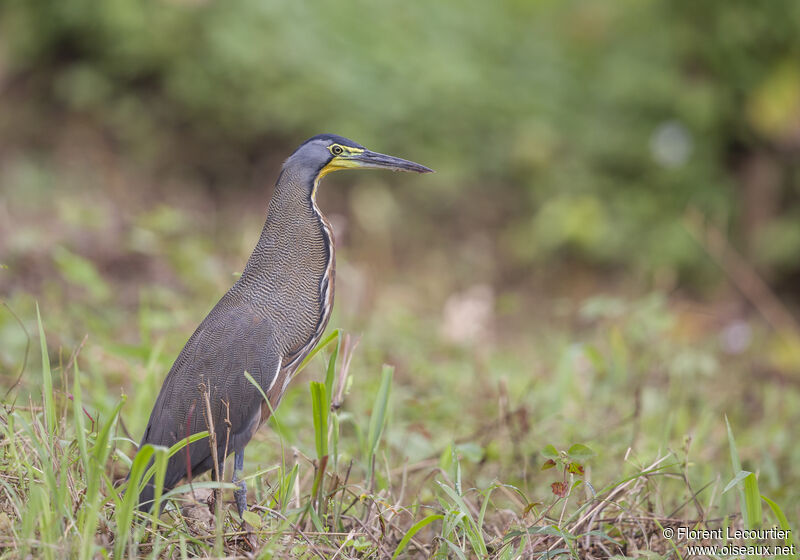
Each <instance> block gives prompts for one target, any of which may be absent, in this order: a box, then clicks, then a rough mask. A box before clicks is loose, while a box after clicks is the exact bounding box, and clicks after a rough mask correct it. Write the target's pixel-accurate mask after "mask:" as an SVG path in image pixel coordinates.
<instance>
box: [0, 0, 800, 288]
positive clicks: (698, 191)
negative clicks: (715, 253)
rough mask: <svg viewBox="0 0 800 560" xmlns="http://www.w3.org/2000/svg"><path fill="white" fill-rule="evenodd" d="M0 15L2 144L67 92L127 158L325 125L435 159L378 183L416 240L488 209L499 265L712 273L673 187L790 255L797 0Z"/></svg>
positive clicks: (687, 276) (480, 224)
mask: <svg viewBox="0 0 800 560" xmlns="http://www.w3.org/2000/svg"><path fill="white" fill-rule="evenodd" d="M0 18H2V20H1V23H0V37H2V38H0V57H1V58H2V64H0V87H2V92H3V93H2V98H3V101H4V104H5V105H6V106H11V103H12V101H14V102H16V103H17V105H18V106H23V107H27V108H29V109H30V110H29V111H28V112H27V113H26V112H25V111H20V112H19V113H18V114H15V115H13V116H12V115H9V114H5V115H4V116H3V118H2V122H0V127H2V130H3V131H4V132H3V134H4V136H5V137H6V138H4V140H3V141H4V142H6V143H8V142H9V139H8V137H11V138H12V143H13V142H22V141H33V142H37V141H38V142H39V143H40V144H41V139H46V138H49V137H50V136H52V130H53V127H55V126H58V123H59V120H58V119H59V115H63V114H77V115H80V116H81V117H83V118H87V119H89V120H90V121H91V122H93V123H95V125H97V126H99V127H101V128H102V129H103V130H105V131H107V133H108V134H109V136H110V137H111V138H112V139H113V141H114V145H115V146H117V147H118V149H119V151H121V152H122V153H124V154H126V157H127V158H130V159H131V160H132V161H134V162H135V163H136V164H137V165H139V166H141V167H143V168H144V167H149V168H153V169H163V168H165V167H166V168H169V169H171V170H174V171H175V172H176V173H180V172H185V173H188V174H190V175H192V177H193V178H194V180H199V181H201V182H206V183H209V184H211V185H212V186H214V185H215V186H227V185H231V184H235V183H240V184H241V182H242V180H243V178H244V177H247V176H249V174H250V173H252V171H253V169H254V168H257V167H258V165H259V161H260V160H261V159H263V157H264V156H263V154H264V153H265V152H272V156H271V157H283V156H285V155H286V154H287V153H288V150H290V149H291V148H290V146H292V145H294V144H295V143H296V142H297V141H298V140H300V139H302V138H303V137H306V136H310V135H312V134H315V133H318V132H322V131H331V132H337V133H341V134H344V135H346V136H350V137H352V138H354V139H356V140H359V141H362V142H364V143H366V144H368V145H369V146H371V147H374V148H375V149H378V150H381V151H385V152H390V153H397V154H398V155H402V156H406V157H409V158H412V159H416V160H419V161H421V162H423V163H426V164H428V165H431V166H432V167H434V168H436V169H437V171H439V174H438V175H437V176H436V177H435V178H433V180H432V181H433V182H434V184H433V186H431V185H430V184H429V183H428V182H426V184H425V186H424V187H423V186H422V185H420V187H419V188H418V189H417V188H416V187H415V188H414V189H411V190H409V191H407V192H397V193H396V194H394V195H393V196H397V197H399V198H403V199H405V200H403V205H402V206H403V207H404V208H411V209H413V211H410V210H409V211H407V214H408V216H406V217H405V218H404V220H403V221H404V223H405V224H406V226H407V227H408V228H409V229H410V230H412V231H414V230H416V231H418V232H419V233H418V238H419V242H420V244H422V243H426V242H427V241H428V239H430V237H429V235H430V234H431V232H438V233H440V234H441V233H442V231H441V230H439V229H437V228H442V227H447V228H449V229H450V230H454V231H453V233H454V237H457V238H459V239H462V238H463V239H464V240H465V241H464V243H469V242H471V241H474V238H473V237H470V234H471V233H473V232H474V230H475V229H481V228H485V229H490V228H491V229H492V232H493V233H492V235H491V236H490V237H491V239H490V247H489V250H490V251H491V252H493V253H495V254H498V255H500V257H499V261H500V262H501V264H503V265H506V266H511V267H517V268H518V267H522V268H525V267H528V266H530V265H533V264H536V263H538V262H541V261H542V260H547V259H548V258H552V257H554V256H564V255H569V256H570V257H572V258H576V259H579V260H583V261H585V262H588V263H590V264H592V265H595V266H596V265H603V266H606V265H626V266H628V267H630V270H632V271H637V270H638V271H639V272H641V273H644V274H645V277H650V276H653V275H655V276H658V277H661V278H663V277H665V276H664V274H663V272H664V271H667V274H666V277H671V278H677V279H680V280H689V281H691V282H692V283H694V284H698V283H702V280H704V279H708V278H710V277H712V276H709V273H713V274H717V273H716V271H715V269H713V268H711V265H709V264H708V261H707V259H706V258H705V255H704V254H703V252H702V250H701V249H700V248H698V247H697V246H696V244H695V243H694V241H693V240H692V239H691V238H690V237H689V236H688V235H687V233H686V231H685V230H684V228H683V226H682V224H681V218H682V216H683V213H684V211H685V209H686V208H687V206H689V205H692V206H694V207H697V208H698V209H700V210H701V211H702V212H703V213H704V214H706V215H708V216H709V217H711V218H712V219H713V220H714V221H716V222H717V223H718V224H720V225H721V226H723V227H724V228H726V229H727V230H728V231H729V232H730V234H731V236H732V238H733V239H734V241H735V242H736V243H737V245H738V246H740V247H741V248H742V250H744V251H745V252H747V253H748V255H749V256H750V257H751V258H752V259H753V260H754V261H755V262H756V263H757V264H758V265H759V266H761V267H763V269H764V270H765V272H768V273H772V274H775V275H777V277H778V279H780V278H785V277H788V276H787V275H790V274H792V273H796V272H797V267H798V262H797V254H798V252H800V203H799V202H800V179H798V177H800V175H799V173H800V172H799V171H798V169H797V163H796V162H797V161H798V159H797V155H798V149H800V67H798V64H797V61H798V56H799V55H800V3H798V2H796V1H794V0H775V1H772V2H759V3H755V2H749V1H746V0H736V1H723V0H710V1H706V2H694V1H691V0H678V1H668V0H648V1H644V2H588V1H571V2H552V1H538V2H531V1H528V0H506V1H503V2H477V1H471V2H466V3H465V2H456V1H453V0H443V1H440V2H435V3H430V2H396V3H392V4H391V5H388V6H387V5H385V4H380V3H374V2H368V1H366V0H360V1H355V2H344V3H342V2H310V3H307V2H292V1H289V0H283V1H271V2H263V1H261V0H236V1H226V2H222V1H210V0H205V1H204V0H195V1H192V0H182V1H179V0H171V1H169V0H147V1H142V0H105V1H103V2H95V1H91V0H69V1H63V0H7V1H6V2H4V3H2V5H0ZM20 131H24V132H20ZM752 169H756V170H759V169H760V170H764V169H766V172H761V173H759V172H751V170H752ZM197 170H200V173H199V174H198V173H195V172H196V171H197ZM765 182H766V184H765ZM367 202H370V201H369V200H368V201H367ZM391 202H392V200H391V199H390V200H389V203H391ZM384 206H385V205H384ZM388 207H389V208H390V209H391V208H393V207H392V206H391V204H389V206H388ZM445 215H446V216H448V219H447V220H438V218H440V217H442V216H445ZM456 216H458V218H457V217H456ZM372 221H375V220H372ZM445 222H446V224H447V225H446V226H445V225H442V223H445ZM365 223H366V225H367V226H369V224H370V220H369V219H368V218H367V219H366V220H365ZM59 262H60V266H62V267H66V268H67V269H71V270H72V271H73V272H72V273H71V274H78V275H83V274H86V271H85V270H83V268H84V267H82V266H81V265H80V263H78V262H77V261H75V260H74V259H73V258H72V257H71V256H69V255H68V254H67V253H63V254H62V255H61V258H60V261H59ZM551 262H552V261H551ZM487 274H497V269H496V268H495V269H491V268H490V270H489V272H487Z"/></svg>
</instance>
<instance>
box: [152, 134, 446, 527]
mask: <svg viewBox="0 0 800 560" xmlns="http://www.w3.org/2000/svg"><path fill="white" fill-rule="evenodd" d="M359 168H379V169H389V170H393V171H410V172H416V173H431V172H433V170H432V169H430V168H428V167H425V166H424V165H420V164H418V163H414V162H412V161H408V160H405V159H401V158H397V157H393V156H389V155H385V154H381V153H377V152H373V151H370V150H368V149H366V148H365V147H364V146H362V145H360V144H358V143H356V142H353V141H352V140H348V139H347V138H344V137H342V136H338V135H335V134H319V135H317V136H314V137H312V138H309V139H308V140H306V141H305V142H303V143H302V144H301V145H300V146H299V147H298V148H297V150H295V152H294V153H293V154H292V155H291V156H289V158H288V159H286V161H285V162H284V163H283V166H282V168H281V171H280V174H279V176H278V180H277V182H276V184H275V189H274V191H273V194H272V198H271V199H270V202H269V205H268V208H267V216H266V220H265V222H264V226H263V228H262V230H261V235H260V237H259V239H258V242H257V244H256V246H255V249H254V250H253V252H252V254H251V255H250V258H249V259H248V261H247V263H246V265H245V267H244V271H243V272H242V274H241V276H240V277H239V278H238V280H237V281H236V282H235V283H234V284H233V286H232V287H231V288H230V289H229V290H228V292H227V293H225V295H223V296H222V298H221V299H220V300H219V302H218V303H217V304H216V305H215V306H214V307H213V308H212V310H211V312H209V314H208V315H207V316H206V318H205V319H203V321H202V322H201V323H200V325H199V326H198V327H197V329H196V330H195V331H194V333H193V334H192V335H191V337H190V338H189V340H188V341H187V342H186V345H185V346H184V347H183V350H181V352H180V354H179V355H178V357H177V359H176V360H175V362H174V364H173V365H172V367H171V369H170V371H169V373H168V374H167V376H166V378H165V380H164V383H163V386H162V387H161V391H160V392H159V394H158V397H157V398H156V401H155V404H154V406H153V410H152V412H151V414H150V418H149V421H148V423H147V427H146V428H145V430H144V435H143V436H142V439H141V443H140V445H139V449H141V448H142V447H143V446H145V445H146V444H153V445H161V446H166V447H170V446H172V445H174V444H175V443H177V442H179V441H181V440H183V439H184V438H186V437H188V436H190V435H192V434H196V433H198V432H201V431H204V430H206V429H209V427H210V426H212V425H213V427H214V432H215V435H216V442H217V444H216V445H217V449H216V454H214V453H212V448H211V445H210V444H209V440H207V439H202V440H199V441H195V442H193V443H191V444H189V445H188V446H187V447H188V451H187V450H186V449H184V450H181V451H180V452H179V453H176V454H175V455H173V456H172V457H171V458H170V459H169V461H168V463H167V469H166V476H165V478H164V485H163V490H164V492H166V491H168V490H170V489H172V488H174V487H175V486H176V485H177V484H178V483H179V482H180V481H181V480H182V479H183V478H185V477H189V478H191V477H196V476H199V475H201V474H203V473H204V472H206V471H209V470H211V469H212V467H213V466H214V464H215V461H217V460H219V461H224V460H225V458H226V457H227V456H228V455H230V454H231V453H233V455H234V469H233V479H232V482H233V483H234V484H235V485H236V489H235V490H234V498H235V502H236V508H237V511H238V513H239V516H240V517H241V516H242V514H243V512H244V511H245V510H246V509H247V485H246V484H245V481H244V480H242V478H241V477H242V474H243V470H244V451H245V447H246V446H247V444H248V442H249V441H250V439H251V438H252V437H253V434H254V433H255V432H256V431H257V430H258V428H259V427H260V426H261V425H262V424H263V423H264V422H265V421H266V420H267V419H268V418H269V416H270V412H271V410H274V409H275V408H276V407H277V405H278V403H279V402H280V400H281V398H282V397H283V394H284V393H285V392H286V389H287V387H288V385H289V383H290V381H291V380H292V377H293V375H294V373H295V372H296V370H297V368H298V366H299V365H300V363H301V362H302V361H303V359H304V358H305V357H306V356H308V355H309V353H310V352H311V351H312V350H313V349H314V347H315V346H316V344H317V343H318V342H319V341H320V339H321V337H322V335H323V332H324V331H325V328H326V326H327V324H328V320H329V319H330V316H331V311H332V309H333V296H334V279H335V272H336V260H335V252H334V234H333V230H332V228H331V224H330V222H329V221H328V219H327V218H326V217H325V216H324V214H323V213H322V212H321V211H320V209H319V207H318V206H317V190H318V187H319V183H320V180H321V179H322V178H323V177H325V176H326V175H328V174H329V173H331V172H334V171H339V170H346V169H359ZM245 372H248V373H249V374H250V375H251V376H252V377H253V379H254V380H255V381H256V382H257V383H258V385H259V386H260V388H261V390H262V391H263V393H264V395H266V397H267V399H268V400H269V403H267V402H266V401H265V400H264V398H263V397H262V394H261V392H260V391H259V390H258V388H256V387H255V386H254V385H253V384H251V383H250V382H249V381H248V380H247V378H246V377H245V375H244V373H245ZM203 392H205V395H206V396H204V395H203ZM206 397H207V399H208V402H207V403H206ZM209 414H210V418H208V416H209ZM209 420H210V421H209ZM212 441H213V440H212ZM214 455H216V457H215V456H214ZM151 461H152V460H151ZM154 484H155V483H154V480H153V478H150V479H149V480H147V481H146V483H145V485H144V487H143V489H142V490H141V492H140V493H139V509H140V510H141V511H145V512H146V511H150V509H151V508H152V505H153V498H154V494H155V486H154Z"/></svg>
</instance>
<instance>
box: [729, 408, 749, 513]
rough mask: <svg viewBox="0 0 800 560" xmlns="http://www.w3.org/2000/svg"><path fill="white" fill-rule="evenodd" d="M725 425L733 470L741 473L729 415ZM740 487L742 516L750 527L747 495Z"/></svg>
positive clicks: (740, 464)
mask: <svg viewBox="0 0 800 560" xmlns="http://www.w3.org/2000/svg"><path fill="white" fill-rule="evenodd" d="M725 426H726V427H727V429H728V445H729V446H730V448H731V465H732V466H733V472H734V473H739V472H741V470H742V463H741V461H739V451H737V449H736V440H735V439H734V437H733V430H731V423H730V422H728V415H727V414H726V415H725ZM738 489H739V503H740V504H741V510H742V517H743V521H744V526H745V527H750V523H751V521H750V519H749V517H747V508H746V507H745V503H746V501H745V496H744V488H742V486H741V485H739V486H738Z"/></svg>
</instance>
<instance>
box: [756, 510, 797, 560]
mask: <svg viewBox="0 0 800 560" xmlns="http://www.w3.org/2000/svg"><path fill="white" fill-rule="evenodd" d="M761 499H762V500H764V501H765V502H767V505H768V506H769V508H770V509H771V510H772V513H773V514H774V515H775V517H776V518H777V520H778V525H780V527H781V529H783V530H784V531H787V532H788V534H787V536H786V539H785V541H786V545H787V546H793V545H794V538H793V537H792V528H791V526H790V525H789V520H788V519H787V518H786V515H785V514H784V513H783V510H781V508H780V506H778V504H776V503H775V502H773V501H772V500H770V499H769V498H767V497H766V496H761ZM794 557H795V558H796V557H797V555H795V556H794Z"/></svg>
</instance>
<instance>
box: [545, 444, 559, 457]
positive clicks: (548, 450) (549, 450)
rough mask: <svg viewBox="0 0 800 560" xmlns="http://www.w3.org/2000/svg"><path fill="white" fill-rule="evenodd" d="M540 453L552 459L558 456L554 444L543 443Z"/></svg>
mask: <svg viewBox="0 0 800 560" xmlns="http://www.w3.org/2000/svg"><path fill="white" fill-rule="evenodd" d="M541 453H542V456H543V457H545V458H547V459H553V460H554V461H555V460H556V459H558V458H559V453H558V449H556V448H555V446H554V445H549V444H548V445H545V446H544V449H542V451H541Z"/></svg>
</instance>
